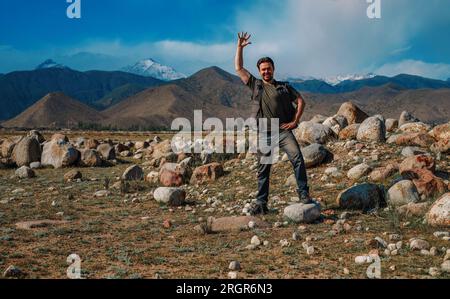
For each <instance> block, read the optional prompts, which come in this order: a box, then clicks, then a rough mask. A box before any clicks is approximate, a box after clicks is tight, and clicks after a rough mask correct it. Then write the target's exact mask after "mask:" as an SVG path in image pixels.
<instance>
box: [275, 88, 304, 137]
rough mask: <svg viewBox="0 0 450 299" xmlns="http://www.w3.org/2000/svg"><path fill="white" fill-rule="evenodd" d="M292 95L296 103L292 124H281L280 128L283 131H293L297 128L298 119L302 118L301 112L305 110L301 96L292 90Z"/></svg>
mask: <svg viewBox="0 0 450 299" xmlns="http://www.w3.org/2000/svg"><path fill="white" fill-rule="evenodd" d="M293 91H294V94H295V96H296V103H297V110H296V112H295V118H294V119H293V121H292V122H290V123H286V124H281V126H280V128H281V129H283V130H293V129H295V128H297V126H298V123H299V122H300V119H301V118H302V115H303V111H304V110H305V106H306V104H305V100H304V99H303V97H302V95H301V94H300V93H299V92H297V91H296V90H293Z"/></svg>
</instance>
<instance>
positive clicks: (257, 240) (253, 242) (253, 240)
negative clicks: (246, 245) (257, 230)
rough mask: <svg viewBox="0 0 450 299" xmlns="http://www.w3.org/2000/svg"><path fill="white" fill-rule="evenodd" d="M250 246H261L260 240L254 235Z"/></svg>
mask: <svg viewBox="0 0 450 299" xmlns="http://www.w3.org/2000/svg"><path fill="white" fill-rule="evenodd" d="M250 244H252V245H255V246H259V245H261V240H260V239H259V237H258V236H256V235H254V236H253V237H252V239H251V241H250Z"/></svg>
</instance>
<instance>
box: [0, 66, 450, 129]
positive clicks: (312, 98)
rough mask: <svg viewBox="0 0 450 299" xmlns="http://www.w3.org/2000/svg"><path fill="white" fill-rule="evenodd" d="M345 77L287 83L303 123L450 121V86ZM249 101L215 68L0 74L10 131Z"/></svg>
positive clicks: (207, 112)
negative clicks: (300, 100) (300, 105)
mask: <svg viewBox="0 0 450 299" xmlns="http://www.w3.org/2000/svg"><path fill="white" fill-rule="evenodd" d="M341 78H344V77H341ZM345 78H346V80H344V81H342V82H340V83H337V84H335V85H332V84H329V83H327V82H325V81H322V80H319V79H312V78H309V77H305V78H297V79H295V78H294V79H289V81H290V82H291V84H292V85H293V86H294V87H295V88H296V89H298V90H299V91H300V92H301V93H302V94H303V95H304V97H305V99H306V101H307V109H306V111H305V116H304V119H307V118H309V117H312V116H313V115H315V114H323V115H333V114H334V113H335V112H336V111H337V109H338V108H339V105H340V104H341V103H342V102H345V101H348V100H351V101H353V102H355V103H356V104H357V105H360V107H361V108H363V109H364V110H365V111H367V112H368V113H369V114H370V113H375V112H376V113H380V112H381V113H382V114H383V115H385V116H386V117H395V118H397V117H398V115H399V114H400V113H401V112H402V111H403V110H409V111H411V112H413V113H414V114H416V115H417V116H418V117H419V118H421V119H422V120H424V121H429V122H431V121H438V122H441V121H448V115H450V108H449V106H450V81H441V80H434V79H429V78H423V77H419V76H412V75H405V74H402V75H398V76H395V77H385V76H371V75H369V76H366V77H352V76H350V77H345ZM249 97H250V91H249V90H248V89H247V88H246V87H245V86H244V85H243V84H242V83H241V81H240V79H239V78H238V77H236V76H234V75H232V74H230V73H228V72H226V71H224V70H222V69H220V68H218V67H210V68H206V69H203V70H200V71H198V72H197V73H195V74H193V75H192V76H189V77H187V78H180V79H176V80H171V81H164V80H160V79H156V78H153V77H148V76H140V75H136V74H131V73H129V72H123V71H113V72H107V71H87V72H79V71H76V70H73V69H70V68H69V67H67V66H64V65H62V64H59V63H56V62H55V61H52V60H47V61H45V62H44V63H42V64H40V66H39V67H37V69H35V70H32V71H20V72H12V73H8V74H3V75H0V107H1V109H0V119H3V120H7V119H9V121H6V122H3V123H2V125H3V126H6V127H8V126H14V127H16V126H17V127H46V126H62V127H64V126H68V124H70V125H71V126H73V125H75V126H76V124H78V123H83V124H99V125H102V126H107V127H117V128H125V129H128V128H160V127H169V126H170V124H171V122H172V120H173V119H174V118H176V117H186V118H188V119H192V116H193V110H194V109H201V110H202V111H203V116H204V117H218V118H221V119H225V118H226V117H247V116H249V115H248V111H249V102H248V99H249ZM66 102H67V105H64V103H66ZM75 103H77V104H75ZM58 107H59V108H58Z"/></svg>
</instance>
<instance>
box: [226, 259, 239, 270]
mask: <svg viewBox="0 0 450 299" xmlns="http://www.w3.org/2000/svg"><path fill="white" fill-rule="evenodd" d="M228 269H230V270H232V271H239V270H241V264H240V263H239V262H238V261H232V262H231V263H230V265H229V266H228Z"/></svg>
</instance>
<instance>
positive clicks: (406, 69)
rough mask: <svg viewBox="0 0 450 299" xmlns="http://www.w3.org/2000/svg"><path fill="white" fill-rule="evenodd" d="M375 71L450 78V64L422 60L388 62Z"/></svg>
mask: <svg viewBox="0 0 450 299" xmlns="http://www.w3.org/2000/svg"><path fill="white" fill-rule="evenodd" d="M375 73H377V74H379V75H384V76H395V75H398V74H411V75H418V76H422V77H428V78H434V79H441V80H446V79H447V78H450V64H445V63H426V62H423V61H420V60H403V61H399V62H396V63H388V64H385V65H383V66H381V67H380V68H378V69H377V70H376V71H375Z"/></svg>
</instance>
